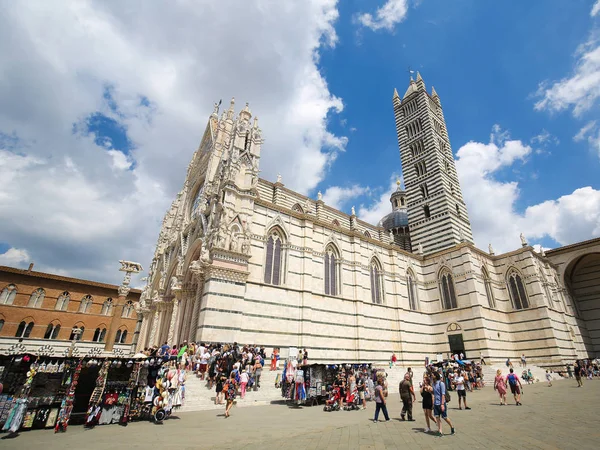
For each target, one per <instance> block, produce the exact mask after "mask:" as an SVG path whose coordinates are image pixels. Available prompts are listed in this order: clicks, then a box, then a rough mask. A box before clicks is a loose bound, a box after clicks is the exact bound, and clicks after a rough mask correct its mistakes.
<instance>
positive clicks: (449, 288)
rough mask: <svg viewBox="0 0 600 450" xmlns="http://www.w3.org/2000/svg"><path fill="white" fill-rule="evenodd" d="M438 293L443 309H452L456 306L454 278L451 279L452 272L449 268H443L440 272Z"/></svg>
mask: <svg viewBox="0 0 600 450" xmlns="http://www.w3.org/2000/svg"><path fill="white" fill-rule="evenodd" d="M439 285H440V295H441V298H442V308H443V309H454V308H457V307H458V304H457V302H456V292H455V291H454V280H453V279H452V274H451V273H450V270H448V269H447V268H446V269H443V270H442V271H441V272H440V279H439Z"/></svg>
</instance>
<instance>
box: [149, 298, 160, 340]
mask: <svg viewBox="0 0 600 450" xmlns="http://www.w3.org/2000/svg"><path fill="white" fill-rule="evenodd" d="M159 320H160V311H159V308H158V302H157V304H155V305H154V314H152V328H151V329H150V339H149V341H148V345H149V346H152V345H154V340H155V339H156V331H157V330H158V322H159Z"/></svg>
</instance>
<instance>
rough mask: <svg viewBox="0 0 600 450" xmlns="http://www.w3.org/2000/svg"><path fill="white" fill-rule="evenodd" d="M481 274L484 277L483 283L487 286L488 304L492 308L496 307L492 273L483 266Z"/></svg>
mask: <svg viewBox="0 0 600 450" xmlns="http://www.w3.org/2000/svg"><path fill="white" fill-rule="evenodd" d="M481 276H482V277H483V284H484V286H485V295H486V297H487V301H488V305H489V306H490V308H496V299H495V298H494V291H493V289H492V280H491V279H490V274H489V273H488V271H487V270H486V268H485V267H482V268H481Z"/></svg>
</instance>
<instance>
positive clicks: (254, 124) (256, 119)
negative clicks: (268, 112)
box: [252, 116, 258, 129]
mask: <svg viewBox="0 0 600 450" xmlns="http://www.w3.org/2000/svg"><path fill="white" fill-rule="evenodd" d="M252 128H254V129H256V128H258V116H254V123H253V124H252Z"/></svg>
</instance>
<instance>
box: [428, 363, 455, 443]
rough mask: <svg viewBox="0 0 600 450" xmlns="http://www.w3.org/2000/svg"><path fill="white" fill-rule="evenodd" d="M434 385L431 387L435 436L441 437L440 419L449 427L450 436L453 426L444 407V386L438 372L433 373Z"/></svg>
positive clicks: (445, 406)
mask: <svg viewBox="0 0 600 450" xmlns="http://www.w3.org/2000/svg"><path fill="white" fill-rule="evenodd" d="M433 376H434V377H435V383H434V385H433V416H434V417H435V422H436V424H437V435H438V436H443V433H442V419H444V421H445V422H446V423H447V424H448V425H450V434H454V433H455V430H454V425H452V422H451V421H450V419H449V418H448V411H447V405H446V385H445V384H444V383H443V382H442V380H441V376H440V374H439V373H438V372H434V375H433Z"/></svg>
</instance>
